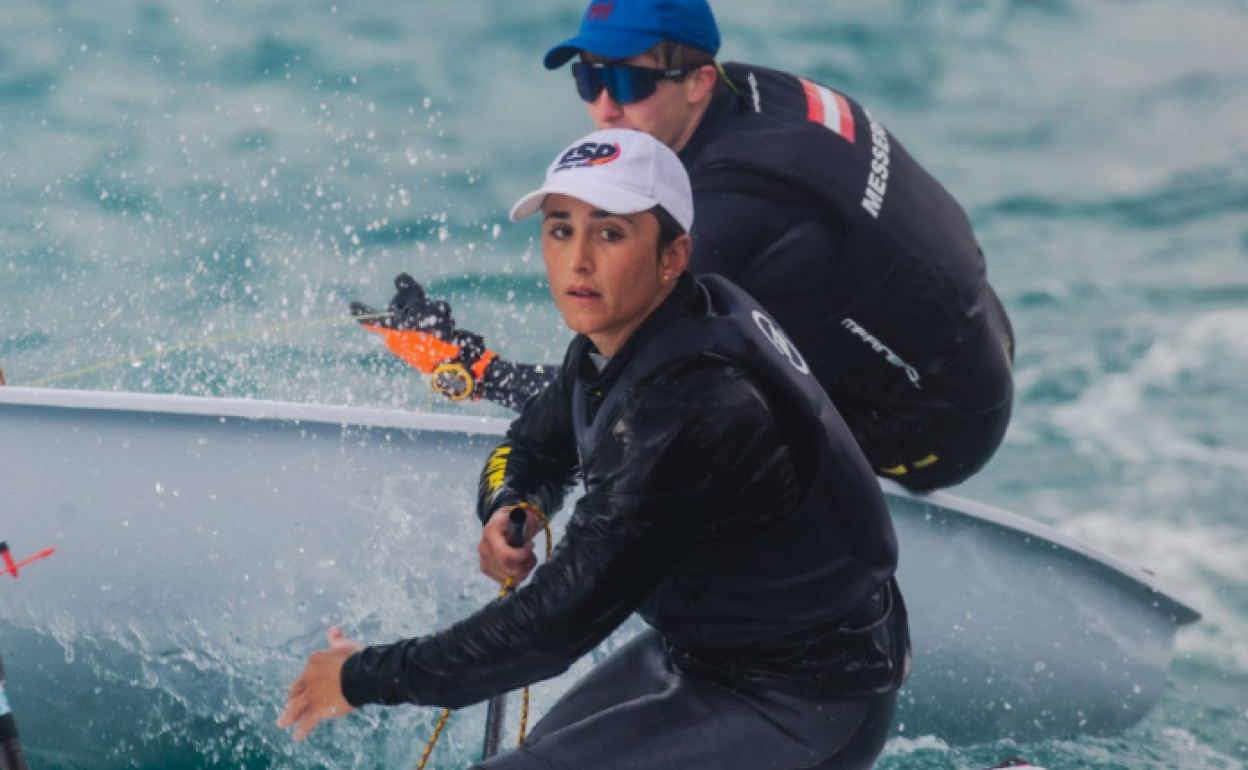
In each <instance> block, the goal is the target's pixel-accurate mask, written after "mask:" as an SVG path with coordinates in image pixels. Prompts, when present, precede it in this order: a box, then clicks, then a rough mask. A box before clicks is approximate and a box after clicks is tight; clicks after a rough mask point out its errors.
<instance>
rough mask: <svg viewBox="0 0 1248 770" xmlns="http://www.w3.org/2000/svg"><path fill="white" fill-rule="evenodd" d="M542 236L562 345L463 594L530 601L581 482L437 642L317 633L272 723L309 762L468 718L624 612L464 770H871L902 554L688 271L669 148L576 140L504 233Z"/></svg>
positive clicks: (811, 406)
mask: <svg viewBox="0 0 1248 770" xmlns="http://www.w3.org/2000/svg"><path fill="white" fill-rule="evenodd" d="M538 212H540V213H541V214H542V254H543V257H544V259H545V263H546V271H547V275H548V277H549V281H550V289H551V293H552V294H553V295H554V299H555V302H556V304H557V305H558V307H559V310H560V312H561V313H562V315H563V318H564V320H565V321H566V322H567V324H568V326H569V327H570V328H571V329H572V330H573V331H574V332H576V333H577V336H576V337H575V338H574V339H573V340H572V342H571V344H570V345H569V347H568V351H567V355H566V357H565V359H564V364H563V367H562V370H561V374H560V377H559V379H558V380H556V381H555V382H554V383H553V384H552V386H551V387H549V388H547V389H546V390H545V391H544V392H543V393H542V394H541V395H540V396H538V397H537V398H535V399H534V400H532V401H531V402H530V403H529V404H528V406H527V407H526V409H525V410H524V412H523V413H522V414H521V415H520V417H519V418H518V419H517V420H516V421H515V422H514V423H513V424H512V426H511V428H510V430H509V431H508V433H507V436H506V438H505V439H504V440H503V442H502V443H501V444H500V445H499V446H498V448H496V449H495V451H494V452H493V454H492V455H491V458H490V462H489V463H487V466H486V471H485V472H483V474H482V479H481V486H480V495H479V500H478V511H477V513H478V515H479V516H480V518H481V520H482V522H483V523H484V530H483V536H482V540H481V544H480V547H479V551H480V555H481V567H482V571H483V572H485V573H486V574H487V575H489V576H491V577H492V578H494V579H496V580H498V581H500V582H502V581H505V580H507V579H515V580H520V579H524V578H525V577H527V576H528V575H529V573H530V571H532V570H533V568H534V566H535V559H534V557H533V555H532V536H533V534H535V532H536V530H537V528H538V517H539V514H538V513H537V512H536V511H535V509H540V510H542V511H549V512H553V511H555V510H556V509H557V508H558V507H559V505H560V504H561V503H562V500H563V496H564V494H565V492H566V491H567V489H568V488H569V486H570V485H571V484H572V483H573V482H574V481H575V480H578V479H579V480H581V481H583V482H584V485H585V495H584V496H583V497H582V498H580V500H578V501H577V503H576V505H575V508H574V510H573V512H572V514H571V519H570V520H569V522H568V525H567V531H566V534H565V536H564V538H563V540H562V541H561V542H560V543H559V545H558V547H557V548H556V549H555V551H554V554H553V556H552V557H551V558H550V559H549V560H548V561H547V562H546V563H545V564H543V565H542V566H541V567H540V568H537V569H536V571H534V572H533V574H532V580H531V581H530V582H529V583H528V584H526V585H524V586H522V587H521V588H519V589H518V590H517V591H515V592H513V593H511V594H510V595H508V596H505V597H504V598H500V599H498V600H497V601H494V602H492V603H491V604H490V605H488V606H486V607H485V608H484V609H482V610H480V611H479V612H477V613H475V614H473V615H471V616H469V617H468V618H466V619H464V620H461V621H460V622H458V623H456V624H455V625H453V626H451V627H450V628H449V629H446V630H444V631H441V632H438V633H435V634H432V635H430V636H425V637H420V638H416V639H409V640H406V641H401V642H398V643H395V644H389V645H381V646H375V647H366V648H364V647H360V646H359V645H356V644H354V643H352V642H350V641H348V640H346V639H345V638H344V637H343V636H342V635H341V633H340V632H338V631H337V629H334V630H332V631H331V649H330V650H328V651H325V652H319V653H315V654H313V655H312V656H311V658H310V659H309V663H308V665H307V667H306V669H305V671H304V673H303V676H302V677H301V678H300V679H299V680H298V681H297V682H296V683H295V684H294V686H293V687H292V688H291V695H290V699H289V701H288V703H287V707H286V711H285V713H284V714H283V715H282V717H281V719H280V720H279V724H280V725H282V726H290V725H296V731H295V737H296V738H303V737H305V736H306V735H308V734H309V733H310V732H311V731H312V729H313V728H314V727H315V726H316V725H317V724H318V723H319V722H321V721H323V720H325V719H328V718H332V717H340V716H343V715H345V714H347V713H348V712H350V711H352V710H353V709H354V708H358V707H360V706H364V705H366V704H382V705H395V704H400V703H415V704H422V705H437V706H445V707H450V708H457V707H462V706H467V705H470V704H473V703H478V702H481V701H484V700H486V699H488V698H490V697H491V696H494V695H496V694H499V693H503V692H507V691H509V690H512V689H515V688H518V687H521V686H523V685H527V684H531V683H533V682H537V681H540V680H544V679H548V678H550V677H553V676H556V675H558V674H560V673H562V672H564V671H566V670H567V669H568V667H569V666H570V665H571V664H572V663H573V662H574V661H576V660H577V659H578V658H579V657H581V656H582V655H585V654H586V653H588V652H589V651H591V650H593V649H594V648H595V647H596V646H597V645H598V644H599V643H600V642H602V640H603V639H605V638H606V637H607V635H609V634H610V633H611V632H612V631H613V630H615V629H616V628H617V627H618V626H619V625H620V624H621V623H623V622H624V621H625V620H626V619H627V618H628V617H629V616H630V615H631V614H633V613H634V612H636V613H638V614H639V615H640V616H641V617H642V619H643V620H644V621H645V622H646V623H647V624H648V626H649V629H647V630H646V631H644V632H643V633H641V634H639V635H638V636H637V638H635V639H634V640H633V641H631V642H630V643H628V644H627V645H626V646H625V647H623V648H621V649H620V650H619V651H618V652H616V653H615V654H613V655H612V656H611V657H609V658H608V659H607V660H605V661H604V662H603V663H601V664H600V665H598V666H597V667H595V668H594V669H593V671H592V672H591V673H590V674H589V675H588V676H586V677H585V678H584V679H583V680H581V681H580V682H579V683H577V685H575V686H574V687H573V688H572V689H571V690H570V691H569V692H568V693H567V694H566V695H564V697H563V698H561V699H560V700H559V701H558V702H557V703H556V704H555V705H554V706H553V707H552V709H551V710H550V712H549V713H547V714H546V715H545V717H544V718H543V719H542V720H541V721H540V722H539V723H538V724H537V726H536V728H535V729H534V730H533V732H532V734H531V735H530V736H529V737H528V739H527V740H526V741H525V742H524V744H523V745H522V746H521V747H519V748H518V749H517V750H515V751H512V752H509V753H504V754H501V755H499V756H497V757H494V758H493V759H490V760H488V761H486V762H485V763H484V765H483V767H489V768H554V767H560V768H563V767H567V768H584V767H621V768H623V767H630V768H634V767H648V768H682V769H690V768H708V769H710V768H715V770H719V769H720V768H725V767H731V768H763V767H767V768H786V767H787V768H799V767H800V768H816V767H817V768H860V767H861V768H865V767H870V766H871V765H872V764H873V763H874V761H875V758H876V757H877V756H878V755H879V752H880V750H881V749H882V747H883V745H884V741H885V738H886V737H887V734H888V731H889V727H890V725H891V722H892V717H893V711H894V707H895V704H896V690H897V688H898V687H899V686H900V685H901V683H902V681H903V680H904V679H905V677H906V674H907V672H908V670H909V651H910V646H909V637H908V633H907V626H906V614H905V608H904V605H903V603H902V600H901V595H900V593H899V592H898V589H897V585H896V582H895V580H894V579H893V573H894V571H895V568H896V562H897V545H896V539H895V537H894V534H893V529H892V525H891V523H890V521H889V517H888V510H887V508H886V507H885V504H884V500H883V497H882V495H881V493H880V489H879V486H878V484H877V482H876V479H875V477H874V476H873V474H872V472H871V470H870V468H869V467H868V465H867V463H866V461H865V460H864V458H863V456H862V454H861V452H860V451H859V450H858V448H857V446H856V444H855V442H854V439H853V437H852V436H851V435H850V433H849V432H848V430H847V429H846V427H845V425H844V423H843V422H842V420H841V419H840V417H839V416H838V415H837V413H836V410H835V409H834V407H833V406H832V404H831V402H830V401H829V400H828V398H827V396H826V395H825V394H824V392H823V390H822V389H821V388H820V387H819V385H818V383H817V382H816V381H815V380H814V378H813V377H812V376H811V375H810V371H809V367H808V366H807V365H806V362H805V361H804V360H803V358H802V356H801V353H800V352H799V351H798V350H797V349H796V348H795V347H794V346H793V344H792V343H791V342H790V341H789V340H788V338H787V337H786V336H785V335H784V333H783V332H782V331H781V330H780V328H779V327H778V326H777V325H776V324H775V322H773V321H772V320H771V318H770V317H769V316H768V315H767V314H766V313H764V312H763V311H762V309H761V308H760V307H759V306H758V304H757V303H755V302H754V301H753V300H752V299H751V298H750V297H749V296H748V295H746V294H744V293H743V292H742V291H741V290H740V289H738V288H736V287H735V286H734V285H733V284H731V283H729V282H728V281H726V280H723V279H720V278H717V277H715V276H709V277H703V278H701V279H698V280H695V279H694V278H693V277H692V276H691V275H690V274H688V273H687V272H686V271H685V267H686V265H687V263H688V259H689V253H690V250H691V245H692V244H691V240H690V237H689V235H688V234H687V233H688V231H689V229H690V226H691V225H692V220H693V202H692V194H691V191H690V185H689V180H688V176H687V175H686V172H685V170H684V168H683V167H682V165H681V163H680V161H679V160H678V159H677V157H676V155H675V154H674V153H673V152H672V151H671V150H669V149H668V148H667V147H665V146H663V145H662V144H660V143H659V142H658V141H656V140H655V139H653V138H651V137H650V136H648V135H646V134H643V133H640V132H635V131H626V130H609V131H600V132H597V133H594V134H591V135H590V136H588V137H585V138H584V139H582V140H580V141H578V142H577V143H575V144H574V145H572V146H571V147H569V148H568V149H567V150H565V151H564V152H563V153H561V154H560V155H559V157H558V158H557V159H556V160H555V162H554V163H552V164H551V166H550V168H549V170H548V171H547V174H546V182H545V184H544V185H543V186H542V188H541V189H539V190H537V191H535V192H533V193H531V194H529V195H527V196H525V197H524V198H523V199H521V201H520V202H519V203H518V204H516V206H515V208H514V209H513V210H512V212H511V218H512V219H513V220H519V219H522V218H525V217H528V216H530V215H533V214H536V213H538ZM518 505H523V506H526V507H528V508H529V509H530V511H529V527H528V537H529V542H528V543H526V545H525V547H524V548H518V549H516V548H511V547H509V546H508V545H507V544H506V541H505V533H506V529H507V521H508V516H509V513H510V511H511V509H512V508H513V507H516V506H518Z"/></svg>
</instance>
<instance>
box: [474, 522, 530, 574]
mask: <svg viewBox="0 0 1248 770" xmlns="http://www.w3.org/2000/svg"><path fill="white" fill-rule="evenodd" d="M514 507H515V506H510V505H509V506H507V507H505V508H499V509H498V510H497V511H495V512H494V515H493V516H491V517H490V520H489V522H488V523H486V525H485V529H483V530H482V531H481V542H480V543H479V544H478V545H477V554H478V555H479V556H480V557H481V572H482V573H483V574H484V575H486V576H488V577H489V578H491V579H492V580H494V581H495V582H497V583H499V584H503V583H506V582H507V581H508V580H511V581H512V582H513V583H520V582H523V581H524V579H525V578H527V577H528V576H529V573H530V572H532V571H533V568H534V567H536V566H537V556H536V555H534V553H533V537H534V536H535V535H536V534H537V528H538V527H539V526H540V522H539V521H538V518H537V514H536V513H534V512H533V511H531V510H529V511H526V513H527V514H528V521H526V522H525V525H524V546H523V547H522V548H512V547H511V546H509V545H507V523H508V517H509V515H510V514H511V509H512V508H514Z"/></svg>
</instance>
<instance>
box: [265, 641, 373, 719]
mask: <svg viewBox="0 0 1248 770" xmlns="http://www.w3.org/2000/svg"><path fill="white" fill-rule="evenodd" d="M328 637H329V649H328V650H324V651H322V652H314V653H312V655H311V656H309V657H308V664H307V665H306V666H304V668H303V674H301V675H300V676H299V678H298V679H297V680H295V683H294V684H293V685H291V686H290V695H289V696H287V698H286V710H285V711H283V712H282V715H281V717H279V718H278V720H277V726H278V727H290V726H291V725H294V726H295V735H294V738H295V740H297V741H301V740H303V739H304V738H307V737H308V736H309V735H310V734H311V733H312V731H313V730H314V729H316V726H317V725H319V724H320V723H321V722H324V721H325V720H327V719H337V718H339V717H345V716H346V715H347V714H350V713H351V712H352V711H355V707H354V706H352V705H351V704H350V703H347V699H346V698H344V697H343V695H342V684H341V679H340V678H341V676H342V664H343V663H344V662H346V660H347V658H349V657H351V656H352V655H354V654H355V653H357V652H359V651H360V650H362V649H364V645H362V644H358V643H356V642H353V641H351V640H350V639H348V638H347V637H346V636H344V635H343V633H342V629H340V628H339V627H338V626H334V627H333V628H331V629H329V634H328Z"/></svg>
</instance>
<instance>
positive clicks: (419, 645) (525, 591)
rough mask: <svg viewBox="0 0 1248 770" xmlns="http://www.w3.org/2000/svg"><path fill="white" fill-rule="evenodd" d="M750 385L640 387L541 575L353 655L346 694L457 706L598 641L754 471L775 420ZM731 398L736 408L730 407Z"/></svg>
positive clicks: (727, 380)
mask: <svg viewBox="0 0 1248 770" xmlns="http://www.w3.org/2000/svg"><path fill="white" fill-rule="evenodd" d="M721 383H722V384H721ZM742 383H743V380H741V379H740V378H732V377H715V378H703V379H701V380H699V381H698V382H697V389H698V390H699V392H698V393H682V392H680V390H679V388H672V387H665V388H663V389H657V388H656V389H650V388H645V389H640V390H635V391H634V392H633V393H631V394H630V395H629V396H628V397H627V398H626V399H625V400H624V401H623V402H622V404H621V407H620V412H619V416H618V417H617V419H616V421H615V422H614V424H613V427H612V428H611V429H610V430H609V431H607V432H606V434H604V437H603V439H602V440H601V442H600V443H599V445H598V446H597V447H595V450H594V455H593V460H592V461H591V467H589V468H587V469H586V479H587V482H586V483H587V492H586V494H585V496H584V497H582V498H581V499H580V501H579V502H578V503H577V505H576V509H575V511H574V513H573V514H572V516H571V518H570V520H569V522H568V527H567V532H566V534H565V536H564V538H563V539H562V540H561V541H560V543H559V545H558V547H557V548H556V549H555V552H554V554H553V555H552V557H551V559H550V560H549V561H548V562H547V563H545V564H543V565H542V566H540V567H539V568H538V569H537V570H536V571H535V572H534V574H533V578H532V580H531V581H530V582H529V583H528V584H527V585H524V586H522V587H521V588H520V589H519V590H517V591H516V592H514V593H512V594H510V595H508V596H506V597H503V598H500V599H497V600H495V601H494V602H491V603H490V604H489V605H487V606H486V607H485V608H484V609H482V610H480V611H479V612H477V613H475V614H473V615H471V616H469V617H468V618H466V619H465V620H462V621H460V622H459V623H456V624H455V625H453V626H452V627H451V628H449V629H447V630H445V631H442V632H439V633H436V634H434V635H432V636H428V637H423V638H418V639H411V640H408V641H404V642H400V643H398V644H392V645H385V646H380V647H369V648H367V649H365V650H364V651H362V652H360V653H357V654H356V655H353V656H352V657H351V658H349V659H348V660H347V663H346V665H345V666H344V668H343V673H342V687H343V693H344V695H345V696H346V698H347V700H348V701H349V702H350V703H352V704H353V705H356V706H359V705H363V704H366V703H380V704H397V703H417V704H422V705H437V706H445V707H449V708H459V707H462V706H467V705H470V704H473V703H477V702H480V701H483V700H485V699H487V698H489V697H491V696H493V695H496V694H498V693H500V692H506V691H508V690H512V689H515V688H517V687H521V686H524V685H527V684H532V683H533V682H537V681H541V680H543V679H548V678H550V677H553V676H557V675H558V674H560V673H562V672H563V671H565V670H567V668H568V667H569V666H570V665H571V664H572V663H573V662H574V661H575V660H576V659H577V658H579V657H580V656H582V655H584V654H585V653H587V652H589V651H590V650H592V649H593V648H594V647H595V646H596V645H598V644H599V643H600V642H601V641H602V640H603V639H605V638H606V636H607V635H608V634H610V633H611V632H612V631H613V630H614V629H615V628H617V627H618V626H619V624H620V623H622V622H623V621H624V620H625V619H626V618H627V617H628V616H629V615H630V614H631V613H632V612H633V611H634V610H636V609H637V607H639V606H640V605H641V603H642V602H643V601H644V600H645V599H646V597H647V596H648V595H649V594H650V593H651V591H653V590H654V588H655V586H656V585H657V584H658V583H659V581H660V580H661V579H662V578H663V576H664V575H665V574H667V572H668V571H669V570H670V569H671V565H672V564H673V563H674V562H675V561H676V560H677V559H678V558H679V557H680V556H681V554H682V553H683V552H684V551H685V549H686V548H687V546H688V545H689V544H690V543H691V542H692V541H693V540H694V539H695V537H696V536H697V534H698V533H699V531H700V530H702V529H703V528H704V527H705V526H706V525H707V523H708V521H709V520H710V519H711V518H712V517H713V516H714V515H715V512H716V509H717V508H718V505H717V501H719V500H721V499H722V498H721V497H720V496H719V495H723V494H725V493H724V488H725V486H726V485H728V484H729V481H728V480H729V479H730V478H731V476H732V475H733V474H738V475H739V474H742V473H743V472H744V471H743V469H742V468H741V467H738V466H739V465H740V464H741V463H740V462H736V461H740V460H742V458H744V457H746V456H747V455H748V453H749V451H751V447H752V445H753V444H756V443H757V437H756V436H757V433H758V431H757V430H756V429H754V426H755V425H763V424H767V425H772V426H774V423H772V422H771V417H770V414H769V413H768V412H767V410H766V408H765V406H763V405H762V403H761V402H759V401H758V400H757V398H756V396H755V394H754V392H753V391H752V390H749V388H748V385H745V386H743V384H742ZM743 387H744V388H745V390H741V389H742V388H743ZM552 390H553V389H552ZM729 391H732V392H729ZM747 391H748V392H747ZM550 392H551V391H547V394H549V393H550ZM545 397H546V394H544V395H543V396H542V397H539V399H538V402H540V401H541V399H542V398H545ZM725 397H727V398H728V400H729V401H730V402H732V403H736V404H739V408H737V409H728V410H725V409H723V408H721V405H722V403H723V402H724V398H725ZM536 403H537V402H535V404H536ZM530 408H532V406H531V407H530ZM525 414H526V416H527V415H528V414H529V412H528V410H526V412H525ZM742 421H745V422H747V423H749V425H747V429H745V430H741V423H742ZM772 431H773V433H774V432H775V431H774V428H772ZM731 436H740V437H742V438H739V439H736V440H728V439H726V437H731ZM717 492H718V494H717ZM729 494H731V493H729Z"/></svg>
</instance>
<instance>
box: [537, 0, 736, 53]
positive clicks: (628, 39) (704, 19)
mask: <svg viewBox="0 0 1248 770" xmlns="http://www.w3.org/2000/svg"><path fill="white" fill-rule="evenodd" d="M664 40H673V41H675V42H677V43H683V44H685V45H687V46H690V47H692V48H697V49H699V50H701V51H706V52H707V53H709V54H710V55H712V56H714V55H715V54H716V53H718V52H719V27H717V26H716V25H715V16H714V15H713V14H712V13H711V6H710V5H709V4H707V2H706V0H592V2H590V4H589V8H588V9H586V11H585V18H584V19H583V20H582V21H581V32H580V34H578V35H577V36H576V37H573V38H569V39H568V40H565V41H563V42H562V43H560V44H559V45H557V46H555V47H554V48H552V49H550V50H549V51H548V52H547V53H546V60H545V64H546V69H548V70H553V69H558V68H559V67H562V66H563V65H565V64H567V63H568V61H569V60H570V59H571V58H572V57H573V56H576V55H577V54H578V53H580V52H581V51H588V52H589V53H592V54H594V55H596V56H602V57H604V58H607V59H626V58H628V57H629V56H636V55H637V54H639V53H641V52H642V51H645V50H647V49H649V48H653V47H654V46H656V45H658V44H659V43H660V42H662V41H664Z"/></svg>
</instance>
